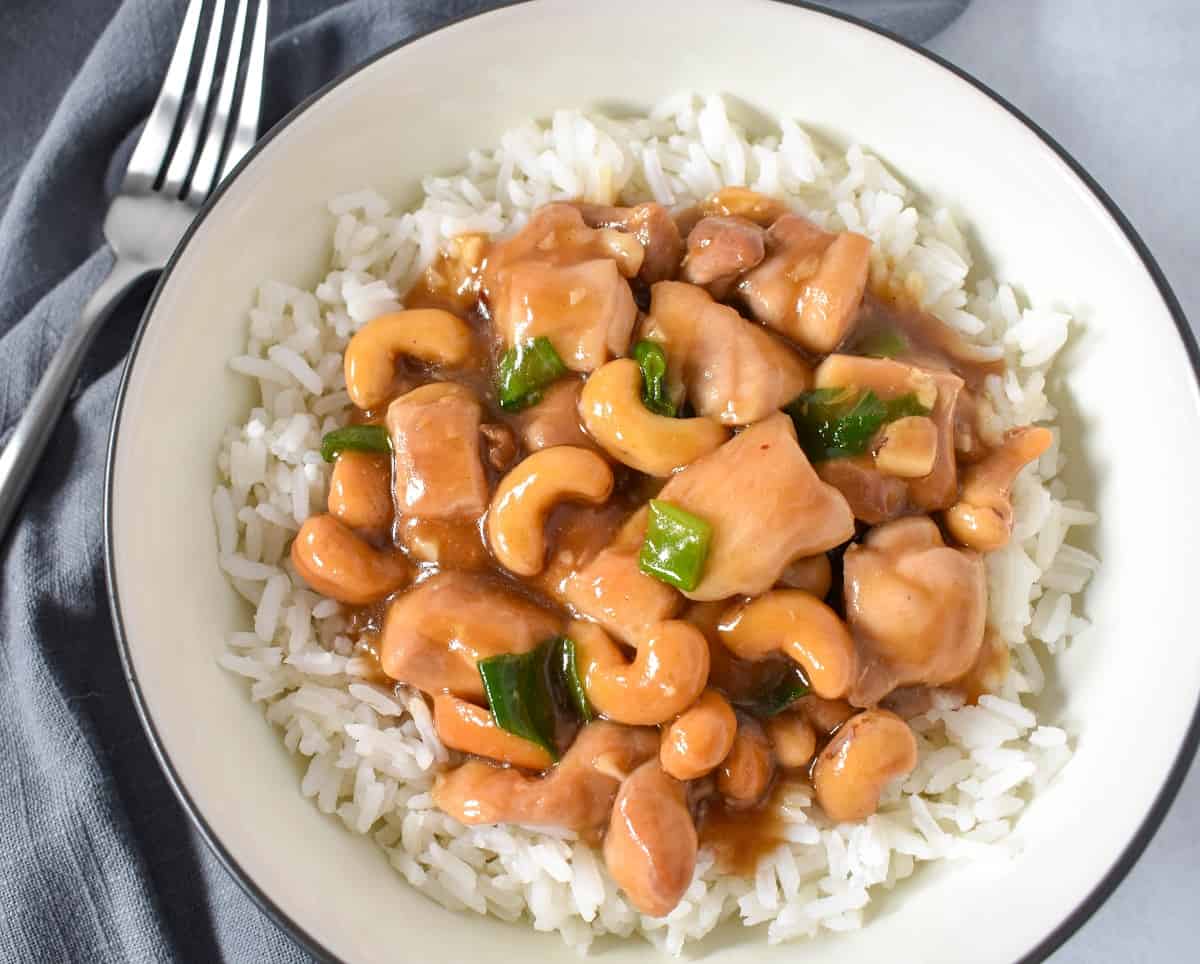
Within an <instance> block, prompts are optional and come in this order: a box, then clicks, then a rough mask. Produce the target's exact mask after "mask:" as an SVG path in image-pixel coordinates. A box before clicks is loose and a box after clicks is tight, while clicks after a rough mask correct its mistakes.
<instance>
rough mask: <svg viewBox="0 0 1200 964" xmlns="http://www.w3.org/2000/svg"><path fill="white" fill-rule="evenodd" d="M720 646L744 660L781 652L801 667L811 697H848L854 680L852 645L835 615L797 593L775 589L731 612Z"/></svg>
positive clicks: (722, 627) (723, 623) (723, 625)
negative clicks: (812, 693) (811, 691)
mask: <svg viewBox="0 0 1200 964" xmlns="http://www.w3.org/2000/svg"><path fill="white" fill-rule="evenodd" d="M717 632H718V633H720V636H721V642H723V643H724V644H725V646H726V647H727V648H728V649H729V650H730V652H732V653H733V654H734V655H735V656H738V657H740V658H741V659H749V660H760V659H764V658H766V657H767V656H769V655H770V654H771V653H774V652H781V653H783V654H784V655H786V656H790V657H791V658H792V659H793V660H794V661H795V662H797V663H799V664H800V666H801V667H802V668H803V669H804V673H805V675H806V676H807V677H808V681H809V683H810V684H811V685H812V688H813V692H815V693H816V694H817V695H818V696H824V697H826V698H828V699H837V698H838V697H840V696H844V695H845V693H846V691H847V690H848V689H849V688H850V683H851V681H852V680H853V679H854V672H855V668H856V659H855V652H854V640H853V639H852V638H851V636H850V631H849V630H848V629H846V625H845V623H843V622H842V621H841V619H840V618H838V615H837V613H835V612H834V611H833V610H832V609H830V608H829V607H828V606H826V605H825V603H823V602H821V600H819V599H817V598H816V597H815V596H812V595H810V594H809V593H806V592H803V591H801V590H799V589H773V590H771V591H770V592H768V593H764V594H763V595H761V596H759V597H758V598H757V599H754V600H752V601H750V602H748V603H738V604H737V605H735V606H734V607H733V608H732V609H730V610H729V611H728V612H727V613H726V614H725V616H724V617H723V618H722V620H721V625H720V626H718V627H717Z"/></svg>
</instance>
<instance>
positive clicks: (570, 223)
mask: <svg viewBox="0 0 1200 964" xmlns="http://www.w3.org/2000/svg"><path fill="white" fill-rule="evenodd" d="M596 258H612V259H613V260H614V261H616V263H617V268H618V269H619V270H620V272H621V274H622V276H624V277H626V278H632V277H634V276H635V275H636V274H637V273H638V272H639V271H640V270H641V268H642V262H643V261H644V260H645V251H644V250H643V248H642V245H641V243H640V242H639V241H638V239H637V238H636V237H635V236H634V235H632V234H628V233H627V232H625V231H617V230H613V229H611V228H601V229H598V230H597V229H595V228H591V227H588V225H587V223H586V222H585V221H584V219H583V215H582V214H581V213H580V211H579V208H578V207H576V206H575V205H574V204H565V203H562V204H546V205H544V206H542V207H540V208H538V209H537V210H536V211H534V212H533V215H532V216H531V217H530V218H529V222H528V223H527V224H526V225H525V227H523V228H522V229H521V230H520V231H518V232H517V233H516V234H515V235H513V236H512V237H511V238H509V239H508V240H507V241H502V242H500V243H499V244H497V245H495V246H494V247H493V248H492V250H491V251H490V252H489V253H488V257H487V263H486V264H485V265H484V269H483V290H484V293H485V294H486V295H487V297H488V300H489V301H493V300H494V298H495V295H496V294H497V290H498V289H499V288H500V287H501V286H502V285H503V284H504V281H505V272H506V271H508V270H509V269H510V268H512V266H513V265H515V264H519V263H521V262H536V263H538V264H552V265H572V264H580V263H581V262H583V261H593V260H595V259H596Z"/></svg>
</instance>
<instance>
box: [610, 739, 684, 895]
mask: <svg viewBox="0 0 1200 964" xmlns="http://www.w3.org/2000/svg"><path fill="white" fill-rule="evenodd" d="M699 846H700V842H699V839H698V837H697V834H696V826H695V824H694V823H693V822H692V815H691V813H690V812H689V810H688V806H687V790H686V787H685V786H684V785H683V784H682V783H680V782H679V781H678V780H674V779H672V778H671V777H669V776H667V774H665V773H663V771H662V768H661V767H660V766H659V765H658V761H657V760H647V761H646V762H645V763H643V764H642V765H641V766H640V767H638V768H637V769H636V770H634V771H633V773H632V774H630V775H629V777H628V778H626V780H625V782H624V783H622V784H621V789H620V791H618V793H617V799H616V801H615V802H614V803H613V809H612V816H611V817H610V818H609V824H608V833H607V834H606V835H605V837H604V863H605V864H606V865H607V866H608V870H609V873H611V874H612V876H613V879H614V880H615V881H616V882H617V886H619V887H620V888H621V889H622V890H623V891H625V896H627V897H628V898H629V901H630V903H632V904H633V906H634V907H636V908H637V909H638V910H639V911H641V912H642V913H643V914H648V915H650V916H651V917H663V916H665V915H666V914H669V913H670V912H671V911H672V910H673V909H674V908H675V905H676V904H678V903H679V901H680V899H681V898H682V897H683V894H684V892H685V891H686V890H687V889H688V886H689V885H690V884H691V882H692V874H693V873H694V872H695V869H696V852H697V850H698V849H699Z"/></svg>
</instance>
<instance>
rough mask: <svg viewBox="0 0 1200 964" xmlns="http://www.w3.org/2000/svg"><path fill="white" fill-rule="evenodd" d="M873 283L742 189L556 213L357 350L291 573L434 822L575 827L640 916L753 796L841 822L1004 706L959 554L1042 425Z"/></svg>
mask: <svg viewBox="0 0 1200 964" xmlns="http://www.w3.org/2000/svg"><path fill="white" fill-rule="evenodd" d="M882 265H883V261H882V259H881V258H879V257H877V256H876V255H875V254H874V253H873V251H872V244H871V242H870V241H869V240H868V239H867V238H865V237H863V236H861V235H858V234H854V233H850V232H843V233H832V232H829V231H826V230H824V229H822V228H821V227H818V226H817V225H816V224H814V223H812V222H811V221H809V220H807V219H805V218H804V217H802V216H800V215H798V214H795V213H793V212H792V211H791V210H790V209H789V208H787V207H786V206H784V205H783V204H781V203H780V202H778V201H776V200H773V199H771V198H768V197H765V196H762V195H758V194H755V193H753V192H751V191H749V190H746V189H744V188H726V189H724V190H722V191H719V192H718V193H716V194H714V195H712V196H711V197H709V198H708V199H706V200H705V201H704V202H703V203H701V204H698V205H695V206H694V207H692V208H690V209H688V210H686V211H683V212H674V213H672V212H669V211H668V210H667V209H666V208H664V207H662V206H660V205H657V204H652V203H648V204H640V205H638V206H636V207H629V208H621V207H602V206H597V205H592V204H570V203H553V204H548V205H545V206H543V207H541V208H539V209H538V210H536V211H535V212H534V213H533V214H532V215H531V216H530V217H529V219H528V221H527V222H526V223H525V224H524V225H523V226H522V227H521V229H520V230H519V231H517V232H516V233H515V234H513V235H511V236H509V237H506V238H503V239H493V238H487V237H484V236H480V235H469V236H463V237H460V238H458V239H457V240H455V241H454V242H453V243H452V244H451V246H450V248H449V249H448V250H446V251H445V252H443V254H442V255H440V256H439V258H438V259H437V261H436V262H435V263H434V264H433V265H432V266H431V267H430V268H429V269H428V270H427V271H426V273H425V275H424V276H423V278H422V280H421V281H420V283H419V284H418V285H417V286H416V287H415V288H414V289H413V290H412V291H410V292H408V294H407V295H406V297H405V298H404V300H403V303H404V304H405V305H406V308H405V309H404V310H401V311H397V312H394V313H389V314H385V315H383V316H381V317H377V318H374V319H373V320H371V321H369V322H368V323H367V324H365V325H364V326H363V327H361V328H360V329H359V330H358V331H357V333H356V334H354V336H353V338H352V339H351V341H350V343H349V346H348V348H347V350H346V352H345V378H346V388H347V391H348V393H349V395H350V398H351V401H352V402H353V404H354V413H353V415H352V417H351V419H350V422H349V424H347V425H346V426H345V427H343V428H341V429H338V430H337V431H333V432H331V433H329V434H328V435H327V436H326V437H325V439H324V444H323V446H322V455H323V457H324V458H325V459H326V460H327V461H330V462H332V463H333V472H332V479H331V484H330V488H329V498H328V506H327V512H325V513H323V514H320V515H316V516H313V517H311V518H309V519H308V520H307V522H305V524H304V525H303V527H302V528H301V530H300V532H299V534H298V535H297V537H296V538H295V541H294V543H293V545H292V548H291V559H292V563H293V565H294V566H295V569H296V570H297V572H298V573H299V574H300V575H301V576H302V577H303V579H304V580H305V581H306V582H307V583H308V584H309V586H311V588H312V589H314V590H315V591H317V592H319V593H321V594H323V595H325V596H328V597H331V598H332V599H335V600H338V601H339V602H341V603H342V604H344V605H345V607H347V608H348V610H349V611H350V612H351V613H352V618H351V626H352V630H353V632H354V633H355V634H356V637H357V646H358V647H359V650H360V652H363V653H369V654H371V655H372V656H373V657H374V658H375V659H376V660H377V663H378V671H379V674H380V677H381V679H386V680H387V681H389V682H391V683H404V684H407V685H408V686H411V687H414V688H416V689H418V690H420V691H421V692H422V693H424V694H425V697H426V698H427V700H428V702H429V704H430V706H431V709H432V714H433V719H434V722H435V725H436V729H437V732H438V735H439V736H440V738H441V740H442V742H443V743H444V744H445V746H446V747H448V748H450V749H452V750H454V751H457V752H456V753H455V754H452V759H451V763H450V765H449V767H448V768H447V769H446V770H445V771H444V772H443V773H442V774H441V775H440V776H439V777H438V779H437V782H436V784H435V787H434V791H433V798H434V803H435V804H436V806H437V807H439V808H440V809H441V810H443V811H444V812H446V813H447V814H449V815H451V816H453V817H454V818H456V819H457V820H459V821H461V822H463V823H465V824H492V823H512V824H521V825H525V826H534V827H554V828H564V829H568V830H571V831H574V832H576V833H578V834H579V835H581V836H582V837H584V838H585V839H588V840H591V841H593V842H594V843H595V844H596V845H597V846H599V847H601V848H602V851H603V856H604V860H605V862H606V864H607V866H608V869H609V871H610V873H611V875H612V877H613V878H614V880H615V881H616V882H617V884H618V885H619V886H620V887H621V889H622V890H623V891H624V893H625V894H626V896H627V897H628V899H629V900H630V902H631V903H632V904H633V905H634V906H635V907H636V908H637V909H638V910H640V911H641V912H643V913H645V914H649V915H653V916H661V915H665V914H667V913H668V912H670V911H671V910H672V908H674V907H675V906H676V904H677V903H678V902H679V900H680V899H681V897H682V895H683V894H684V892H685V891H686V889H687V887H688V885H689V883H690V882H691V879H692V876H693V872H694V869H695V866H696V860H697V853H698V851H699V848H700V847H701V846H704V845H709V844H711V845H712V846H713V847H714V848H716V849H717V850H718V851H720V845H721V842H722V840H723V839H725V840H728V839H730V838H731V837H732V838H735V839H737V840H740V841H742V842H743V843H742V844H739V846H737V847H735V848H726V850H727V851H728V850H731V849H732V850H737V851H739V852H740V853H741V855H742V857H743V858H744V857H745V854H746V853H750V854H753V852H754V848H753V847H752V846H750V845H749V844H746V843H745V841H749V840H750V839H751V837H752V836H753V835H754V834H755V833H759V834H769V832H770V827H771V820H770V809H771V806H772V791H773V787H774V786H775V785H776V783H777V781H778V780H780V778H781V776H782V777H786V778H788V779H803V780H807V781H810V782H811V786H812V789H813V793H814V795H815V799H816V801H817V802H818V803H819V805H820V807H821V809H822V810H823V812H824V814H825V815H826V816H827V817H828V819H829V820H831V821H834V822H845V821H859V820H863V819H865V818H867V817H868V816H870V815H871V814H872V813H874V812H875V810H876V808H877V807H878V805H879V800H880V794H881V793H882V792H883V791H884V789H885V787H887V786H888V784H889V783H890V782H891V781H894V780H896V779H897V778H900V777H903V776H905V775H907V774H908V773H909V772H911V771H912V769H913V768H914V767H915V766H916V763H917V744H916V740H915V738H914V735H913V733H912V732H911V730H910V729H909V726H908V724H907V723H906V719H908V718H911V717H912V716H913V715H915V714H917V713H920V712H924V709H925V708H927V707H928V700H929V694H930V691H931V689H932V688H951V689H957V690H959V691H960V692H962V694H963V695H964V696H965V697H966V698H967V699H975V698H977V697H978V696H979V695H980V694H981V693H985V692H987V691H988V689H989V687H994V686H996V685H998V683H999V680H1000V679H1002V678H1003V675H1004V672H1005V670H1006V665H1005V663H1004V660H1005V659H1006V652H1007V651H1006V650H1005V649H1004V647H1003V646H1002V645H999V644H998V643H997V642H996V641H995V640H994V639H993V637H992V634H991V633H990V632H989V630H988V627H987V613H988V601H987V586H986V580H985V569H984V554H985V553H987V552H989V551H992V550H995V549H997V548H1000V547H1002V546H1004V545H1005V544H1006V543H1007V541H1008V539H1009V538H1010V535H1011V531H1012V525H1013V509H1012V504H1011V500H1010V489H1011V486H1012V483H1013V481H1014V479H1015V478H1016V476H1017V474H1018V473H1019V472H1020V471H1021V469H1022V468H1023V467H1024V466H1025V465H1026V464H1027V463H1029V462H1031V461H1033V460H1036V459H1038V458H1039V456H1040V455H1041V454H1042V453H1043V452H1044V451H1045V450H1046V449H1047V447H1048V446H1049V445H1050V443H1051V441H1052V437H1051V434H1050V432H1049V431H1048V430H1046V429H1043V428H1033V427H1026V428H1019V429H1015V430H1012V431H1009V432H1007V433H999V432H997V431H996V430H995V429H994V425H995V424H996V419H995V418H994V413H992V412H991V411H990V409H989V406H988V403H987V400H986V397H985V395H984V393H983V392H982V390H981V389H982V385H983V381H984V379H985V378H986V377H987V376H988V375H991V374H999V373H1002V371H1003V368H1002V363H1000V362H997V361H995V360H994V359H991V358H989V357H988V356H985V355H984V354H983V353H981V352H980V351H979V350H978V349H976V348H974V347H973V346H972V345H971V344H969V343H967V342H966V341H965V340H964V339H962V338H961V336H960V335H958V334H957V333H956V332H955V331H954V330H952V329H951V328H949V327H948V326H946V325H944V324H943V323H942V322H940V321H939V320H937V319H936V318H934V317H933V316H931V315H929V314H926V313H923V312H922V311H921V310H920V309H919V308H918V307H917V298H916V297H914V296H913V293H912V292H909V291H907V290H906V289H905V287H904V285H903V284H901V283H897V282H896V281H894V280H893V279H891V278H889V277H888V276H887V274H886V271H885V270H884V269H883V267H882ZM736 856H737V855H736V854H735V855H734V856H731V857H730V866H731V868H733V870H732V872H737V866H738V861H737V860H736V859H735V857H736ZM740 866H741V870H742V872H745V871H746V870H749V871H751V872H752V870H753V867H752V865H750V866H749V867H747V866H746V865H745V861H744V860H742V862H741V865H740Z"/></svg>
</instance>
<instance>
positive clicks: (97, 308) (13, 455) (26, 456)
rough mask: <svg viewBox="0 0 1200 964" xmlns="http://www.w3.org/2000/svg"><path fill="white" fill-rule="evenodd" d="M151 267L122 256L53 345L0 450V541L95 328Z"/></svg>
mask: <svg viewBox="0 0 1200 964" xmlns="http://www.w3.org/2000/svg"><path fill="white" fill-rule="evenodd" d="M152 270H154V266H153V265H147V264H144V263H142V262H135V261H131V260H127V259H122V258H118V259H117V260H116V261H115V262H114V263H113V266H112V268H111V269H110V271H109V274H108V277H106V278H105V279H104V281H103V282H101V284H100V287H99V288H97V289H96V291H95V293H94V294H93V295H92V296H91V298H89V299H88V302H87V304H86V305H84V306H83V311H82V312H81V313H80V315H79V319H78V321H76V322H75V324H74V325H73V326H72V327H71V329H70V330H69V331H68V332H67V334H66V335H65V336H64V338H63V340H62V341H61V342H60V343H59V346H58V348H57V349H56V350H55V352H54V357H53V358H52V359H50V364H49V366H48V367H47V368H46V371H45V374H43V375H42V379H41V381H40V382H38V386H37V388H36V389H34V392H33V397H32V398H31V399H30V400H29V405H28V407H27V408H26V409H25V411H24V413H23V414H22V415H21V419H20V421H18V422H17V427H16V428H15V429H14V430H13V433H12V436H11V437H10V438H9V440H8V443H7V444H6V445H5V446H4V451H3V452H0V541H2V540H3V539H4V537H5V534H6V533H7V532H8V526H9V523H10V522H12V519H13V516H14V515H16V511H17V508H18V507H19V506H20V504H21V499H22V497H23V496H24V494H25V489H26V488H27V487H28V486H29V481H30V479H32V478H33V473H34V470H35V469H36V468H37V465H38V462H39V460H40V459H41V457H42V452H44V451H45V448H46V443H47V442H48V441H49V440H50V436H51V435H52V434H53V433H54V426H55V424H56V423H57V422H58V417H59V415H61V414H62V410H63V408H64V406H65V405H66V403H67V398H68V396H69V395H70V394H71V388H72V387H73V386H74V384H75V376H76V375H78V374H79V367H80V365H81V364H82V363H83V358H84V355H85V354H86V353H87V350H88V348H89V347H91V344H92V342H93V341H94V340H95V338H96V333H97V332H98V331H99V330H100V328H101V326H102V325H103V324H104V322H105V321H106V320H107V319H108V316H109V315H110V314H112V310H113V308H115V307H116V305H117V303H118V302H120V300H121V298H122V297H123V296H124V294H125V292H127V291H128V290H129V287H130V285H132V284H133V283H134V282H135V281H137V280H138V279H139V278H141V277H143V276H144V275H146V274H147V273H148V272H150V271H152Z"/></svg>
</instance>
